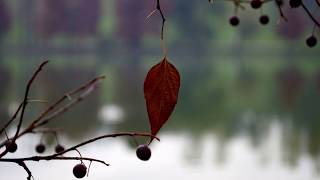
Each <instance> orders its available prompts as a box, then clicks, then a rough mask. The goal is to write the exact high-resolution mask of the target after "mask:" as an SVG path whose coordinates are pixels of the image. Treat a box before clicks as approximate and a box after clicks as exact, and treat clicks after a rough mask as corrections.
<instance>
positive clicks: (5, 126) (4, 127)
mask: <svg viewBox="0 0 320 180" xmlns="http://www.w3.org/2000/svg"><path fill="white" fill-rule="evenodd" d="M22 105H23V102H21V103H20V105H19V107H18V109H17V110H16V112H15V113H14V114H13V116H12V117H11V119H10V120H9V121H8V122H7V123H6V124H5V125H4V126H3V127H2V129H1V130H0V134H2V133H3V131H4V130H5V129H6V128H7V127H8V126H9V125H10V124H11V123H12V122H13V120H15V119H16V117H17V115H18V114H19V112H20V110H21V108H22Z"/></svg>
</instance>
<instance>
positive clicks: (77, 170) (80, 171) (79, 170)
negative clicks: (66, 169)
mask: <svg viewBox="0 0 320 180" xmlns="http://www.w3.org/2000/svg"><path fill="white" fill-rule="evenodd" d="M86 174H87V167H86V166H85V165H84V164H77V165H75V166H74V167H73V175H74V176H75V177H76V178H79V179H80V178H83V177H84V176H85V175H86Z"/></svg>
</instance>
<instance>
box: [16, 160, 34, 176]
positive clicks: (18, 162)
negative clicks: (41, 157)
mask: <svg viewBox="0 0 320 180" xmlns="http://www.w3.org/2000/svg"><path fill="white" fill-rule="evenodd" d="M15 163H17V164H19V165H20V166H22V167H23V169H24V170H25V171H26V172H27V173H28V177H27V180H31V178H32V173H31V171H30V169H29V168H28V167H27V165H26V164H25V163H24V161H19V160H18V161H15Z"/></svg>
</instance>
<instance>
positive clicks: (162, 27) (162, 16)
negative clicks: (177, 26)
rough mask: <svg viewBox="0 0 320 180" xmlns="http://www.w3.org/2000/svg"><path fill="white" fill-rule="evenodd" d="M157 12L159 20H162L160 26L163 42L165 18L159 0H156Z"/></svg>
mask: <svg viewBox="0 0 320 180" xmlns="http://www.w3.org/2000/svg"><path fill="white" fill-rule="evenodd" d="M157 10H158V11H159V13H160V15H161V18H162V26H161V39H162V40H163V34H164V32H163V31H164V23H165V22H166V18H165V17H164V14H163V12H162V9H161V5H160V0H157Z"/></svg>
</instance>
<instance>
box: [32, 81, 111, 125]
mask: <svg viewBox="0 0 320 180" xmlns="http://www.w3.org/2000/svg"><path fill="white" fill-rule="evenodd" d="M104 78H105V76H98V77H96V78H94V79H92V80H90V81H89V82H86V83H85V84H83V85H81V86H80V87H79V88H76V89H74V90H72V91H70V92H68V93H66V94H65V95H63V96H62V97H61V98H60V99H58V100H57V101H56V102H55V103H53V104H52V105H51V106H49V107H48V108H47V109H46V110H45V111H43V112H42V113H41V114H40V116H38V118H36V119H35V120H34V121H33V122H32V125H35V124H37V123H38V122H39V121H41V120H42V118H43V117H45V116H46V115H47V114H48V113H49V112H51V111H52V110H54V109H55V107H57V106H58V105H59V104H61V103H62V102H63V101H64V100H66V99H70V97H71V96H73V95H75V94H77V93H79V92H81V91H83V90H85V89H87V88H88V87H90V86H91V85H93V84H95V83H97V82H98V81H100V80H102V79H104ZM32 125H31V126H32Z"/></svg>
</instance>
